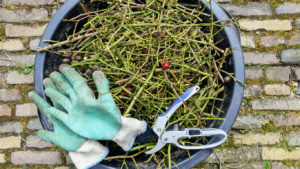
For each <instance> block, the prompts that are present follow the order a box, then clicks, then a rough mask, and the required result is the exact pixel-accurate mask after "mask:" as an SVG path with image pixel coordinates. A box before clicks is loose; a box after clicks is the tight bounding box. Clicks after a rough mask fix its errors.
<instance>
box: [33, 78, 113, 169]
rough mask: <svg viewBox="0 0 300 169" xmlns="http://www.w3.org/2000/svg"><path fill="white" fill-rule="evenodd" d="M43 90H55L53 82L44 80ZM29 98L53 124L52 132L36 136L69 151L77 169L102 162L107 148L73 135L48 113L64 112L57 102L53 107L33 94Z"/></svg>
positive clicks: (40, 131) (39, 132) (45, 131)
mask: <svg viewBox="0 0 300 169" xmlns="http://www.w3.org/2000/svg"><path fill="white" fill-rule="evenodd" d="M44 86H45V88H51V89H54V90H56V87H55V85H54V83H53V81H52V80H51V79H49V78H47V79H45V80H44ZM28 95H29V98H30V99H31V100H32V101H33V102H34V103H35V104H36V105H37V107H38V108H39V109H40V110H41V111H42V112H44V114H45V115H46V116H47V118H48V120H49V121H50V122H51V123H52V124H53V127H54V131H53V132H52V131H47V130H39V131H38V136H39V137H41V138H42V139H43V140H45V141H47V142H49V143H52V144H55V145H57V146H59V147H61V148H63V149H64V150H67V151H69V154H70V157H71V159H72V160H73V162H74V164H75V165H76V166H77V168H79V169H85V168H89V167H91V166H93V165H95V164H97V163H99V162H100V161H102V160H103V159H104V158H105V157H106V156H107V154H108V148H107V147H104V146H102V145H101V144H100V143H98V142H97V141H93V140H87V139H86V138H84V137H82V136H80V135H78V134H76V133H74V132H73V131H72V130H71V129H69V128H68V127H67V126H66V125H65V124H64V123H63V122H61V121H60V120H58V119H57V118H56V117H54V116H52V115H51V114H50V113H49V111H51V109H57V110H60V111H62V112H64V111H65V110H64V108H63V107H62V106H61V105H59V104H58V103H57V102H55V101H52V102H53V105H54V107H51V105H50V104H49V103H47V102H46V101H45V100H43V99H42V98H41V97H40V96H39V95H37V94H36V93H35V92H30V93H29V94H28Z"/></svg>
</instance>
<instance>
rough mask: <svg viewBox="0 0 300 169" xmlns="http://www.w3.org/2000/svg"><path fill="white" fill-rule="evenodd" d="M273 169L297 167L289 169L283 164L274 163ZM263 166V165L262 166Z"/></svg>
mask: <svg viewBox="0 0 300 169" xmlns="http://www.w3.org/2000/svg"><path fill="white" fill-rule="evenodd" d="M271 165H272V169H296V168H295V167H292V166H291V167H289V166H286V165H284V164H283V163H279V162H272V163H271ZM261 166H262V165H261Z"/></svg>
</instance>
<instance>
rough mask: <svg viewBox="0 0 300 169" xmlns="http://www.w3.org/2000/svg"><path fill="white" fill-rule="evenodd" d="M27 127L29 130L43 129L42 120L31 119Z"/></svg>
mask: <svg viewBox="0 0 300 169" xmlns="http://www.w3.org/2000/svg"><path fill="white" fill-rule="evenodd" d="M27 128H28V129H29V130H41V129H43V127H42V125H41V122H40V120H39V119H38V118H35V119H31V120H29V122H28V124H27Z"/></svg>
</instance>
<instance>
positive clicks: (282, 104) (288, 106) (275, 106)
mask: <svg viewBox="0 0 300 169" xmlns="http://www.w3.org/2000/svg"><path fill="white" fill-rule="evenodd" d="M252 108H253V109H254V110H300V99H297V98H294V99H274V98H270V99H255V100H253V101H252Z"/></svg>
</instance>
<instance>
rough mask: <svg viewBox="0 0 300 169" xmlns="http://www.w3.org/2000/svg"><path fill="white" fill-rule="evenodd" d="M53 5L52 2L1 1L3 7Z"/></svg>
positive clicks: (42, 0) (41, 0) (31, 0)
mask: <svg viewBox="0 0 300 169" xmlns="http://www.w3.org/2000/svg"><path fill="white" fill-rule="evenodd" d="M53 3H54V0H26V1H24V0H2V5H3V6H8V5H21V6H24V5H32V6H36V5H51V4H53Z"/></svg>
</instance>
